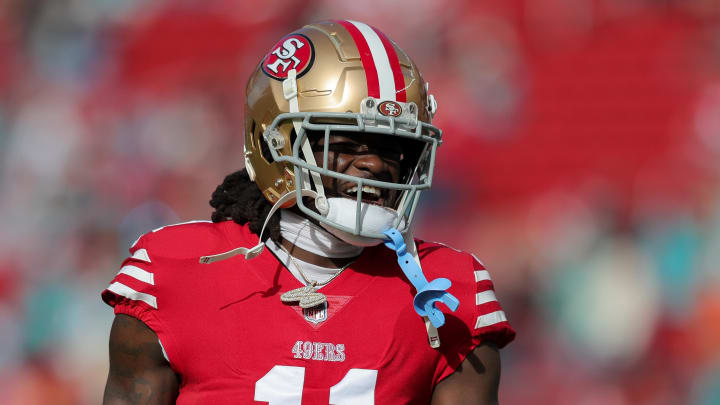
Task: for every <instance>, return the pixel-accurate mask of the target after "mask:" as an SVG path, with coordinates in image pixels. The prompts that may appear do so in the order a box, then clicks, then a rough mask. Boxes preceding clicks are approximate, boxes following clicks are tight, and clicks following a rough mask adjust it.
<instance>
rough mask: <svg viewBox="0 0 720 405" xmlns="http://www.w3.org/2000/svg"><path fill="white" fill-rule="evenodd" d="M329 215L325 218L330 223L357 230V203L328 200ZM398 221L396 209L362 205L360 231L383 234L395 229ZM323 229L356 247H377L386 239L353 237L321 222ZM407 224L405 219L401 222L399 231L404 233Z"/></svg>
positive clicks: (342, 199) (344, 200)
mask: <svg viewBox="0 0 720 405" xmlns="http://www.w3.org/2000/svg"><path fill="white" fill-rule="evenodd" d="M327 203H328V206H329V209H328V213H327V215H326V216H325V217H326V218H327V220H328V221H331V222H333V223H335V224H339V225H342V226H345V227H348V228H353V229H354V228H355V218H356V208H357V201H355V200H351V199H349V198H338V197H333V198H328V199H327ZM397 219H398V212H397V211H395V210H394V209H391V208H387V207H381V206H379V205H373V204H368V203H360V230H361V231H363V232H368V233H380V234H381V233H383V232H385V231H386V230H388V229H391V228H394V227H395V222H396V221H397ZM320 225H322V226H323V228H325V229H327V230H328V232H330V233H332V234H333V235H335V236H337V237H338V238H340V239H341V240H343V241H345V242H347V243H349V244H351V245H355V246H375V245H378V244H380V243H382V242H384V239H376V238H368V237H365V236H359V235H353V234H352V233H350V232H345V231H342V230H339V229H337V228H335V227H333V226H331V225H328V224H326V223H324V222H320ZM406 227H407V224H406V222H405V219H404V218H403V220H402V221H401V222H400V225H399V226H398V229H399V230H400V232H404V231H405V228H406Z"/></svg>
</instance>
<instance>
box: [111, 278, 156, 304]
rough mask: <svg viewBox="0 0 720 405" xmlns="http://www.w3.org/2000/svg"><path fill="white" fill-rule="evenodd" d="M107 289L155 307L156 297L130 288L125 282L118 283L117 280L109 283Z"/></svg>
mask: <svg viewBox="0 0 720 405" xmlns="http://www.w3.org/2000/svg"><path fill="white" fill-rule="evenodd" d="M107 289H108V291H112V292H114V293H115V294H117V295H122V296H123V297H125V298H129V299H131V300H134V301H142V302H144V303H146V304H148V305H150V306H151V307H153V308H155V309H157V299H156V298H155V296H153V295H150V294H145V293H141V292H138V291H135V290H133V289H132V288H130V287H128V286H126V285H125V284H122V283H119V282H117V281H116V282H114V283H112V284H110V286H109V287H108V288H107Z"/></svg>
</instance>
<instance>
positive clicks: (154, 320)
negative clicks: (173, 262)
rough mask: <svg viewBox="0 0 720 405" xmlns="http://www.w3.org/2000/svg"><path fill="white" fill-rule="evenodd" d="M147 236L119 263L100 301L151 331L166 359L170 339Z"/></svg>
mask: <svg viewBox="0 0 720 405" xmlns="http://www.w3.org/2000/svg"><path fill="white" fill-rule="evenodd" d="M150 236H151V233H148V234H145V235H143V236H141V237H140V238H139V239H138V240H137V241H135V243H133V245H132V246H131V247H130V256H129V257H127V258H126V259H125V260H124V261H123V262H122V265H121V267H120V270H119V271H118V273H117V274H116V275H115V277H114V278H113V279H112V281H110V284H109V285H108V287H107V288H106V289H105V290H103V292H102V293H101V297H102V300H103V301H104V302H105V303H106V304H108V305H110V306H111V307H113V309H114V312H115V315H118V314H124V315H129V316H132V317H133V318H136V319H139V320H140V321H142V322H143V323H144V324H145V325H147V326H148V327H149V328H150V329H152V330H153V332H155V334H156V335H157V336H158V339H159V340H160V344H161V346H162V349H163V353H164V354H165V357H167V352H170V350H169V348H170V347H171V346H173V345H172V342H173V339H172V337H171V336H170V333H169V331H168V328H167V327H166V326H165V323H164V322H163V320H162V311H161V309H162V302H161V301H160V300H159V299H158V296H160V293H159V292H160V288H159V285H158V281H159V280H158V273H159V271H158V270H159V269H157V268H156V266H157V265H156V264H155V263H153V259H152V249H151V248H150V241H149V239H150Z"/></svg>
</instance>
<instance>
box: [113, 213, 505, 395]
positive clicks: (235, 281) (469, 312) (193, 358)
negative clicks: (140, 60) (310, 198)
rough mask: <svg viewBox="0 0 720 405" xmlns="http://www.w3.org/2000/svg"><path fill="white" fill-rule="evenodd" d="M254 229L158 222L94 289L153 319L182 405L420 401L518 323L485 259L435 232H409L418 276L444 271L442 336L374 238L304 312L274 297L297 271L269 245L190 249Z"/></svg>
mask: <svg viewBox="0 0 720 405" xmlns="http://www.w3.org/2000/svg"><path fill="white" fill-rule="evenodd" d="M257 242H258V238H257V236H256V235H254V234H253V233H251V232H250V231H249V230H248V228H247V227H243V226H240V225H237V224H235V223H233V222H232V221H226V222H221V223H210V222H195V223H187V224H180V225H173V226H168V227H164V228H161V229H159V230H156V231H153V232H150V233H147V234H145V235H143V236H142V237H141V238H140V239H139V240H138V241H137V242H135V244H134V245H133V246H132V247H131V249H130V253H131V255H132V256H131V257H129V258H127V259H126V260H125V261H124V262H123V265H122V268H121V270H120V272H119V273H118V275H117V276H116V277H115V278H114V279H113V280H112V282H111V284H110V286H109V287H108V288H107V289H106V290H105V291H103V293H102V298H103V300H104V301H105V302H106V303H108V304H109V305H111V306H113V307H114V308H115V313H116V314H128V315H130V316H133V317H136V318H138V319H140V320H141V321H143V322H144V323H145V324H147V325H148V326H149V327H150V328H151V329H152V330H153V331H155V333H156V334H157V336H158V338H159V340H160V342H161V344H162V347H163V348H164V350H165V353H166V355H167V358H168V360H169V362H170V365H171V367H172V368H173V370H175V372H177V373H178V374H179V375H180V377H181V385H180V395H179V397H178V399H177V403H178V404H198V403H212V404H214V405H220V404H238V403H242V404H246V403H258V402H259V403H270V404H271V405H285V404H293V405H295V404H296V405H300V404H305V405H307V404H319V405H320V404H321V405H327V404H336V405H351V404H373V403H377V404H393V405H396V404H428V403H430V399H431V396H432V392H433V388H434V386H435V385H436V384H437V383H438V382H440V381H441V380H442V379H443V378H445V377H447V376H448V375H450V374H451V373H453V371H455V369H456V368H457V366H458V365H459V364H460V363H461V362H462V360H463V359H464V358H465V356H466V355H467V354H468V353H469V352H470V351H471V350H472V349H473V348H474V347H475V346H477V345H479V344H480V343H481V342H483V341H492V342H495V344H497V345H498V346H499V347H503V346H505V345H506V344H507V343H508V342H510V341H511V340H512V339H513V337H514V336H515V332H514V331H513V329H512V328H511V327H510V325H509V324H508V322H507V319H506V317H505V314H504V312H503V311H502V309H501V307H500V304H499V303H498V301H497V299H496V297H495V294H494V292H493V285H492V281H491V280H490V276H489V275H488V273H487V271H486V270H485V269H484V268H483V266H482V264H480V263H479V262H478V261H477V260H475V259H474V257H473V256H472V255H470V254H467V253H462V252H459V251H456V250H454V249H451V248H448V247H445V246H443V245H440V244H435V243H425V242H421V241H418V252H419V256H420V258H421V262H422V267H423V272H424V273H425V276H426V277H427V279H428V280H433V279H435V278H438V277H446V278H449V279H450V280H451V281H452V287H451V288H450V289H449V290H448V291H449V292H450V293H451V294H453V295H454V296H455V297H457V298H458V299H459V300H460V306H459V308H458V309H457V311H455V312H450V311H449V310H448V309H447V308H446V307H444V306H442V309H443V312H444V313H445V319H446V322H445V325H444V326H442V327H441V328H439V329H438V330H439V334H440V340H441V346H440V348H439V349H433V348H431V347H430V345H429V344H428V337H427V332H426V329H425V324H424V322H423V319H422V318H421V317H420V316H418V315H417V314H416V313H415V311H414V309H413V305H412V300H413V297H414V293H415V292H414V289H413V287H412V285H411V284H410V283H409V282H408V281H407V279H406V278H405V275H404V274H403V273H402V271H401V270H400V268H399V266H398V264H397V256H396V255H395V252H393V251H391V250H390V249H387V248H386V247H384V246H382V245H380V246H376V247H371V248H366V249H365V250H364V251H363V253H362V255H361V256H360V257H359V258H358V259H357V260H356V261H355V263H353V264H352V265H351V266H350V267H349V268H348V269H347V270H346V271H345V272H343V273H342V274H340V275H339V276H338V277H337V278H335V279H334V280H333V281H332V282H331V283H329V284H328V285H326V286H324V287H323V288H322V289H321V290H320V291H321V292H322V293H324V294H325V295H326V296H327V297H328V303H327V305H321V306H319V307H316V308H313V309H311V310H304V311H303V310H301V309H300V308H299V307H298V306H296V305H288V304H285V303H283V302H281V301H280V295H281V294H282V293H284V292H286V291H289V290H291V289H294V288H297V287H300V286H301V284H300V282H299V281H298V280H297V279H295V278H294V277H293V276H292V275H291V274H290V272H289V271H287V269H285V268H284V267H283V266H282V264H280V262H278V260H277V259H276V258H275V256H274V255H273V254H272V253H271V252H270V251H268V249H265V251H264V252H263V253H262V254H261V255H260V256H258V257H256V258H255V259H251V260H245V258H244V257H243V256H242V255H239V256H235V257H233V258H231V259H227V260H223V261H220V262H215V263H212V264H200V263H199V262H198V259H199V257H200V256H203V255H209V254H216V253H220V252H225V251H227V250H230V249H232V248H236V247H238V246H247V247H251V246H254V245H255V244H257ZM253 401H257V402H253Z"/></svg>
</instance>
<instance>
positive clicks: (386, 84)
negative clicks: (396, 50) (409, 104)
mask: <svg viewBox="0 0 720 405" xmlns="http://www.w3.org/2000/svg"><path fill="white" fill-rule="evenodd" d="M348 22H349V23H351V24H352V25H354V26H355V27H356V28H357V29H358V31H360V33H361V34H362V36H363V37H364V38H365V42H367V45H368V48H370V54H371V55H372V58H373V62H374V63H375V70H376V71H377V75H378V85H379V86H380V99H381V100H395V77H394V76H393V72H392V67H391V66H390V59H389V57H388V54H387V51H385V46H384V45H383V43H382V40H381V39H380V37H379V36H378V34H377V33H376V32H375V31H374V30H373V29H372V28H370V26H368V25H367V24H363V23H361V22H357V21H348Z"/></svg>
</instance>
